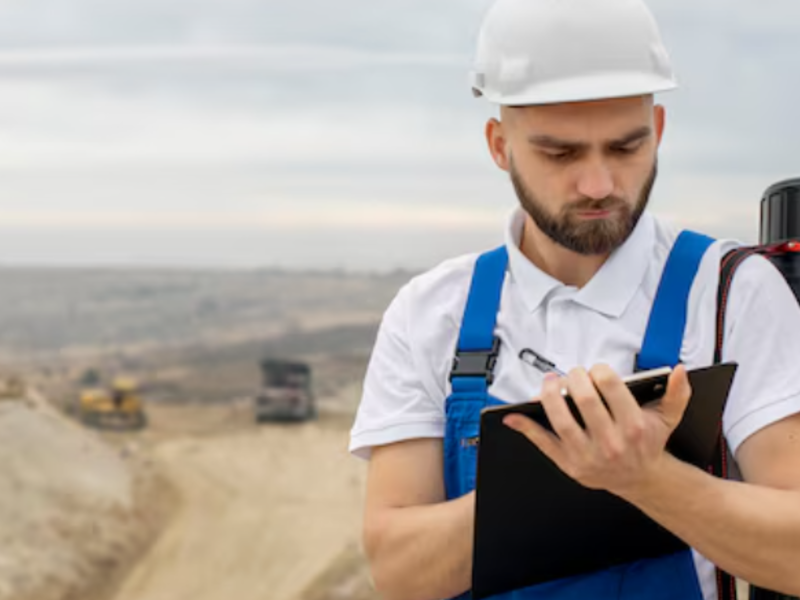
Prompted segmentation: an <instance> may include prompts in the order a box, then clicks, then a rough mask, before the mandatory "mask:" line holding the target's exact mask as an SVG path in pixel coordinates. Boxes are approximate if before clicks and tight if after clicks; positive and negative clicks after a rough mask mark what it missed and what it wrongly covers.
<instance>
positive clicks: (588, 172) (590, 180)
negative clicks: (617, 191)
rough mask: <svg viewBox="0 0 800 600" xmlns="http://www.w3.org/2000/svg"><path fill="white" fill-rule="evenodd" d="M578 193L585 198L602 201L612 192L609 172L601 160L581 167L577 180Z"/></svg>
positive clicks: (612, 184) (612, 186)
mask: <svg viewBox="0 0 800 600" xmlns="http://www.w3.org/2000/svg"><path fill="white" fill-rule="evenodd" d="M578 192H579V193H580V194H581V195H582V196H584V197H585V198H591V199H593V200H602V199H604V198H608V197H609V196H610V195H611V194H612V193H613V192H614V178H613V177H612V175H611V170H610V169H609V168H608V165H606V164H605V163H604V162H603V161H602V160H596V159H595V160H592V161H590V162H587V163H586V164H585V165H582V169H581V172H580V175H579V178H578Z"/></svg>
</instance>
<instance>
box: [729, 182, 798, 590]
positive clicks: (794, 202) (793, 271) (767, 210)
mask: <svg viewBox="0 0 800 600" xmlns="http://www.w3.org/2000/svg"><path fill="white" fill-rule="evenodd" d="M755 254H759V255H761V256H763V257H765V258H766V259H767V260H769V261H770V262H771V263H772V264H774V265H775V267H776V268H777V269H778V271H780V272H781V274H782V275H783V276H784V278H785V279H786V281H787V283H788V284H789V287H790V288H791V289H792V291H793V292H794V295H795V297H796V298H797V299H798V301H800V179H789V180H786V181H781V182H779V183H776V184H775V185H773V186H771V187H770V188H768V189H767V191H766V192H765V193H764V197H763V198H762V199H761V230H760V237H759V245H757V246H745V247H741V248H736V249H735V250H731V251H730V252H728V253H727V254H726V255H725V256H724V257H723V259H722V262H721V263H720V285H719V292H718V296H717V345H716V351H715V362H717V363H719V362H722V345H723V341H724V340H723V334H724V331H725V308H726V307H727V301H728V292H729V291H730V288H731V284H732V282H733V277H734V275H735V274H736V269H737V268H738V267H739V265H740V264H742V263H743V262H744V261H745V260H746V259H747V258H749V257H750V256H753V255H755ZM729 461H730V457H729V455H728V449H727V447H726V445H725V441H724V438H723V439H721V441H720V444H719V447H718V450H717V458H716V460H715V469H714V471H715V474H716V475H717V476H720V477H727V475H728V463H729ZM718 575H719V577H718V586H719V587H720V594H719V595H720V600H735V599H736V581H735V580H734V578H733V577H731V576H730V575H728V574H727V573H722V572H719V573H718ZM750 600H798V599H797V598H795V597H793V596H787V595H786V594H781V593H779V592H771V591H769V590H764V589H761V588H754V587H751V589H750Z"/></svg>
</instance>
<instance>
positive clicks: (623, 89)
mask: <svg viewBox="0 0 800 600" xmlns="http://www.w3.org/2000/svg"><path fill="white" fill-rule="evenodd" d="M475 80H476V78H473V81H475ZM677 87H678V84H677V82H676V81H675V80H674V79H672V78H668V77H660V76H656V75H651V74H647V73H606V74H603V73H598V74H595V75H592V76H591V77H586V76H585V75H584V76H582V77H577V78H575V79H560V80H558V81H554V82H547V83H538V84H534V85H531V86H529V87H528V88H526V89H523V90H520V91H518V92H515V93H511V94H501V93H497V92H490V91H488V90H485V89H481V88H480V87H476V86H473V93H474V94H475V95H476V96H483V97H484V98H486V100H488V101H489V102H492V103H494V104H499V105H501V106H538V105H546V104H562V103H568V102H591V101H596V100H610V99H613V98H629V97H635V96H649V95H652V94H656V93H659V92H668V91H671V90H674V89H676V88H677Z"/></svg>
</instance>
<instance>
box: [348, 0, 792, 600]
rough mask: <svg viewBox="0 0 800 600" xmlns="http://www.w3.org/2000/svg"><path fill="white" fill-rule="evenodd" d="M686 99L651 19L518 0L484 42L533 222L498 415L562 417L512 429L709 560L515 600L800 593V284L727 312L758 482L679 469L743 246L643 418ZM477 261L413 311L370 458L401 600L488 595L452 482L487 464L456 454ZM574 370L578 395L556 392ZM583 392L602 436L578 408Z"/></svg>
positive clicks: (376, 402)
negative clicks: (734, 580)
mask: <svg viewBox="0 0 800 600" xmlns="http://www.w3.org/2000/svg"><path fill="white" fill-rule="evenodd" d="M673 87H674V82H673V78H672V73H671V69H670V66H669V59H668V57H667V54H666V51H665V50H664V48H663V46H662V44H661V41H660V37H659V34H658V30H657V27H656V25H655V22H654V20H653V18H652V16H651V15H650V13H649V12H648V10H647V9H646V7H645V6H644V5H642V4H641V3H640V1H639V0H570V1H567V0H561V1H559V2H554V1H552V0H497V2H496V3H495V5H494V6H493V8H492V10H491V11H490V12H489V14H488V16H487V18H486V21H485V23H484V26H483V29H482V32H481V36H480V42H479V49H478V57H477V68H476V73H475V77H474V89H475V92H476V94H477V95H482V96H484V97H486V98H487V99H488V100H490V101H492V102H494V103H497V104H499V105H500V119H499V120H494V119H493V120H491V121H489V123H488V125H487V126H486V139H487V142H488V146H489V150H490V152H491V155H492V158H493V159H494V161H495V162H496V164H497V165H498V166H499V167H500V168H501V169H502V170H504V171H507V172H508V173H509V174H510V179H511V182H512V184H513V188H514V190H515V191H516V194H517V196H518V198H519V202H520V209H519V210H517V211H516V212H515V213H514V215H513V217H512V219H511V222H510V224H509V226H508V229H507V231H506V244H505V253H507V261H508V268H507V272H505V274H504V279H503V281H502V297H501V298H500V300H499V306H498V309H497V312H496V326H495V329H494V336H495V338H496V339H497V340H499V342H498V343H499V351H498V355H497V361H496V364H494V365H493V369H488V370H487V373H486V375H487V377H486V382H485V383H486V384H491V385H490V386H489V387H488V393H484V396H486V397H489V395H490V396H491V397H492V398H496V399H499V400H502V401H505V402H524V401H529V400H531V399H535V400H539V401H541V402H542V404H543V407H544V408H545V410H546V412H547V414H548V417H549V418H550V420H551V422H552V423H553V425H554V429H555V432H556V435H551V434H549V433H547V432H546V431H544V430H543V429H541V428H540V427H538V426H537V425H535V424H534V423H533V422H531V421H529V420H527V419H525V418H511V419H509V420H508V421H507V423H506V424H507V425H508V426H509V427H511V428H513V429H516V430H517V431H519V432H521V433H522V434H524V435H525V436H526V437H527V438H528V439H529V440H530V442H531V443H532V444H535V445H536V446H538V447H539V449H540V450H541V451H542V452H544V453H545V454H546V455H547V456H548V457H549V458H550V459H551V460H552V461H553V462H554V463H555V464H556V465H557V466H558V467H559V468H560V469H561V470H562V471H564V472H565V473H566V474H567V475H569V476H570V477H572V478H573V479H575V480H576V481H578V482H579V483H581V484H583V485H584V486H587V487H590V488H594V489H599V490H606V491H608V492H610V493H612V494H615V495H617V496H619V497H621V498H623V499H624V500H626V501H628V502H630V503H632V504H633V505H635V506H637V507H638V508H640V509H641V510H642V511H643V512H645V513H646V514H647V515H649V516H650V517H651V518H652V519H654V520H655V521H657V522H659V523H660V524H661V525H663V526H664V527H665V528H666V529H668V530H670V531H672V532H673V533H675V534H676V535H677V536H678V537H680V538H682V539H683V540H685V541H686V542H687V543H688V544H689V545H690V546H691V547H692V548H693V549H694V552H693V553H692V554H690V555H689V561H688V562H687V561H684V563H682V566H681V567H680V572H678V571H677V570H676V568H677V567H676V566H675V564H667V563H664V562H663V561H662V562H659V561H658V560H655V561H652V564H650V563H648V565H647V567H646V568H645V570H647V569H650V574H649V575H648V576H647V578H640V579H637V577H639V576H640V575H639V574H638V573H634V572H633V571H634V569H629V570H627V571H626V570H624V569H622V570H617V571H615V572H614V573H610V574H608V576H609V577H614V578H617V579H615V580H614V581H617V582H618V585H617V586H616V587H615V588H614V593H613V594H610V595H609V594H608V593H606V592H605V591H601V589H600V588H599V587H592V586H594V583H592V581H593V580H586V579H584V580H583V582H581V578H577V579H576V581H569V582H564V583H563V585H561V584H559V585H556V586H555V587H553V586H550V587H548V586H544V587H541V586H540V587H535V588H529V589H527V590H521V591H519V592H515V595H514V596H513V597H514V598H520V599H527V598H531V599H534V598H535V599H544V598H547V599H551V598H552V599H553V600H563V599H566V598H577V597H594V598H600V599H604V598H609V597H613V598H626V599H627V598H630V599H633V598H695V599H697V598H705V599H708V600H712V599H714V598H717V594H718V593H722V592H723V590H722V589H721V586H720V589H718V586H717V581H718V579H717V576H716V574H715V573H716V571H715V568H716V567H719V568H720V569H723V570H724V571H726V572H728V573H731V574H732V575H734V576H736V577H740V578H742V579H744V580H746V581H749V582H752V583H753V584H755V585H758V586H762V587H766V588H769V589H775V590H780V591H781V592H784V593H787V594H800V568H798V566H800V377H798V376H797V375H798V369H797V360H798V359H797V357H798V356H800V308H798V305H797V303H796V301H795V299H794V296H793V295H792V293H791V291H790V289H789V287H788V286H787V284H786V283H785V281H784V280H783V279H782V277H781V275H780V274H779V273H778V272H777V271H776V270H775V269H774V268H773V267H772V266H771V265H770V264H769V263H768V262H767V261H765V260H763V259H761V258H751V259H748V260H747V261H746V262H745V263H744V264H743V265H742V267H741V269H740V270H739V272H738V274H737V276H736V278H735V280H734V284H733V288H732V291H731V293H730V298H729V304H728V310H727V313H726V314H727V320H726V328H725V336H724V353H723V358H724V360H726V361H735V362H737V363H738V364H739V370H738V372H737V376H736V380H735V383H734V386H733V388H732V390H731V394H730V396H729V400H728V404H727V407H726V409H725V415H724V419H723V431H724V435H725V437H726V439H727V442H728V444H729V447H730V450H731V452H732V453H733V454H734V456H735V458H736V461H737V464H738V467H739V469H740V471H741V473H742V476H743V479H744V482H733V481H726V480H723V479H721V478H716V477H713V476H712V475H710V474H708V473H705V472H703V471H701V470H698V469H696V468H694V467H691V466H689V465H687V464H685V463H682V462H680V461H678V460H677V459H675V458H674V457H672V456H671V455H669V454H668V453H667V452H666V451H665V444H666V441H667V439H668V437H669V435H670V433H671V432H672V430H673V429H674V428H675V427H676V426H677V424H678V422H679V421H680V419H681V417H682V415H683V412H684V410H685V407H686V404H687V402H688V399H689V396H690V394H691V390H690V387H689V383H688V379H687V376H686V369H687V368H689V369H691V368H697V367H702V366H707V365H709V364H711V363H712V362H713V359H714V348H715V342H716V340H715V322H716V294H717V284H718V273H719V265H720V259H721V256H722V255H724V253H725V252H726V251H727V250H728V249H730V248H732V247H734V246H735V244H732V243H731V242H723V241H719V242H715V243H714V244H713V245H711V247H710V248H709V249H708V251H707V252H706V253H705V255H704V256H703V259H702V262H701V263H700V265H699V269H698V272H697V275H696V277H695V279H694V282H693V284H692V286H691V293H690V294H689V295H688V309H687V310H688V313H687V321H686V328H685V332H684V335H683V343H682V345H681V347H680V362H681V363H682V365H683V366H677V367H676V368H675V369H674V371H673V374H672V376H671V378H670V381H669V386H668V389H667V392H666V395H665V397H664V398H663V401H662V402H661V403H660V405H659V406H658V407H656V408H647V409H641V408H639V406H638V405H637V404H636V402H635V401H634V399H633V398H632V397H631V395H630V393H629V392H628V390H627V388H626V387H625V386H624V384H623V383H622V382H621V377H622V376H624V375H627V374H630V373H631V372H632V371H633V369H634V365H635V364H636V359H637V353H638V352H639V351H640V349H641V346H642V340H643V336H644V334H645V328H646V326H647V323H648V317H649V315H650V311H651V308H652V305H653V300H654V297H655V296H656V293H657V290H658V286H659V281H660V278H661V274H662V272H663V271H664V267H665V263H666V261H667V258H668V256H669V254H670V251H671V249H672V247H673V245H674V244H675V241H676V238H677V237H678V233H679V232H677V231H675V230H673V229H672V228H671V227H669V226H668V225H666V224H665V223H662V222H660V221H659V220H657V219H656V218H655V217H653V216H652V215H650V214H649V213H648V212H647V211H646V207H647V202H648V198H649V195H650V191H651V188H652V186H653V184H654V182H655V179H656V167H657V150H658V146H659V143H660V141H661V137H662V133H663V131H664V126H665V111H664V109H663V107H661V106H658V105H656V104H655V102H654V99H653V94H654V93H656V92H661V91H665V90H668V89H671V88H673ZM697 201H698V202H702V198H698V199H697ZM477 258H478V257H477V255H470V256H464V257H460V258H456V259H454V260H451V261H448V262H445V263H444V264H442V265H440V266H438V267H436V268H435V269H433V270H432V271H430V272H428V273H426V274H424V275H422V276H420V277H417V278H415V279H414V280H413V281H411V282H410V283H409V284H408V285H406V286H405V287H404V288H403V289H402V290H401V291H400V292H399V293H398V295H397V297H396V298H395V300H394V301H393V302H392V304H391V306H390V307H389V309H388V310H387V312H386V314H385V316H384V320H383V322H382V324H381V329H380V332H379V335H378V339H377V342H376V346H375V349H374V352H373V355H372V358H371V361H370V365H369V370H368V373H367V376H366V380H365V386H364V395H363V399H362V403H361V406H360V409H359V413H358V416H357V419H356V423H355V425H354V427H353V431H352V440H351V450H352V451H353V452H354V453H355V454H356V455H358V456H361V457H364V458H369V459H370V467H369V476H368V485H367V500H366V511H365V529H364V541H365V548H366V552H367V555H368V558H369V560H370V563H371V567H372V573H373V576H374V580H375V584H376V586H377V588H378V590H379V591H380V592H381V593H382V594H383V596H384V597H385V598H387V599H388V600H394V599H409V600H410V599H414V600H434V599H440V598H451V597H455V596H458V595H460V594H463V593H465V592H467V591H468V589H469V587H470V582H471V570H472V543H473V519H474V510H475V503H474V500H475V497H474V492H473V491H471V486H474V476H473V478H472V479H470V478H469V476H466V477H463V478H462V479H461V480H460V481H459V483H460V484H461V485H460V486H456V487H460V488H463V491H464V492H466V493H464V494H463V495H460V494H459V495H456V494H452V493H450V490H451V488H452V487H453V486H451V485H450V482H451V481H453V478H459V477H461V475H463V473H467V474H469V466H468V467H467V468H466V469H463V463H464V461H470V460H472V461H473V462H474V456H475V454H474V452H473V453H472V454H471V455H470V454H467V451H468V450H469V449H468V448H465V447H459V445H458V443H455V444H453V443H452V440H451V439H450V438H451V437H452V435H451V434H452V431H458V430H459V428H460V427H462V426H463V425H464V424H463V423H459V422H457V421H458V417H457V413H455V412H453V411H452V410H451V408H452V407H453V405H454V404H455V403H454V402H453V400H454V399H458V398H457V396H458V394H457V393H456V392H455V391H454V389H453V385H452V384H451V382H450V375H451V371H452V369H453V356H454V353H455V351H456V348H457V346H458V344H459V335H460V333H461V334H462V336H463V333H464V332H463V330H462V320H463V319H464V317H465V306H466V304H467V297H468V295H469V292H470V285H471V281H472V277H473V272H474V271H475V265H476V260H477ZM490 310H491V308H489V309H487V310H486V311H484V312H487V311H490ZM484 316H485V315H484ZM491 318H492V319H494V318H495V315H494V314H492V315H491ZM492 322H493V323H494V321H492ZM526 348H528V349H531V350H533V351H534V352H536V353H537V354H538V355H540V356H542V357H543V358H542V360H541V361H539V362H538V363H537V364H538V366H539V367H541V371H540V370H537V369H535V368H532V367H531V366H530V365H529V364H526V363H525V362H523V361H522V360H520V359H519V355H520V352H521V351H523V350H524V349H526ZM553 365H555V366H556V367H557V368H558V369H560V370H561V371H565V372H568V374H567V376H566V377H565V378H561V379H559V377H558V376H557V375H555V374H553V373H552V372H551V373H547V374H545V373H544V371H553V370H555V367H553ZM489 370H490V371H491V373H490V372H489ZM564 386H565V387H567V388H568V389H569V391H570V393H571V395H572V396H573V397H574V398H575V400H576V403H577V404H578V406H579V408H580V411H581V413H582V415H583V417H584V420H585V421H586V424H587V429H586V430H585V431H584V430H582V429H581V428H580V427H579V426H578V425H577V423H576V422H575V419H574V418H573V417H572V416H571V414H570V413H569V412H568V409H567V408H566V405H565V404H564V401H563V399H562V398H561V396H560V393H559V390H560V388H561V387H564ZM600 394H602V396H603V398H605V399H606V401H607V403H608V408H606V407H605V406H604V405H603V404H602V402H601V401H600ZM473 425H474V423H473ZM443 438H444V441H443ZM461 439H462V444H461V446H469V444H468V443H466V444H465V443H463V442H464V440H466V439H467V438H461ZM454 461H455V462H454ZM459 461H461V463H462V467H459V468H460V469H462V471H461V473H455V472H453V467H452V465H453V464H455V463H457V462H459ZM472 469H473V470H474V464H473V465H472ZM537 518H541V516H537ZM542 544H546V541H542V540H531V546H532V548H533V547H534V546H536V545H538V547H539V548H541V545H542ZM603 576H604V577H605V575H603ZM586 581H589V584H588V585H589V587H588V588H587V587H581V586H582V585H584V584H586ZM605 581H606V582H607V581H609V580H608V579H606V580H605ZM673 583H674V585H673ZM637 587H638V589H634V588H637ZM587 589H588V590H589V591H588V592H587V591H586V590H587ZM679 590H682V591H679Z"/></svg>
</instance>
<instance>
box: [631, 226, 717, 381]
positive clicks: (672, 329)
mask: <svg viewBox="0 0 800 600" xmlns="http://www.w3.org/2000/svg"><path fill="white" fill-rule="evenodd" d="M713 243H714V240H713V239H712V238H710V237H707V236H705V235H702V234H699V233H694V232H693V231H683V232H681V234H680V236H678V239H677V240H676V242H675V245H674V246H673V247H672V251H671V252H670V255H669V258H668V259H667V264H666V266H665V267H664V272H663V273H662V275H661V283H659V285H658V292H657V293H656V299H655V301H654V302H653V308H652V310H651V312H650V322H649V323H648V324H647V332H646V333H645V336H644V342H643V343H642V349H641V351H640V352H639V355H638V356H637V357H636V368H637V370H639V371H644V370H647V369H656V368H658V367H667V366H669V367H674V366H676V365H677V364H678V363H679V362H680V357H681V344H682V343H683V333H684V330H685V329H686V314H687V311H688V305H689V292H690V290H691V288H692V283H693V282H694V278H695V275H697V270H698V268H699V267H700V261H702V260H703V256H704V255H705V253H706V250H708V247H709V246H711V244H713Z"/></svg>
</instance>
